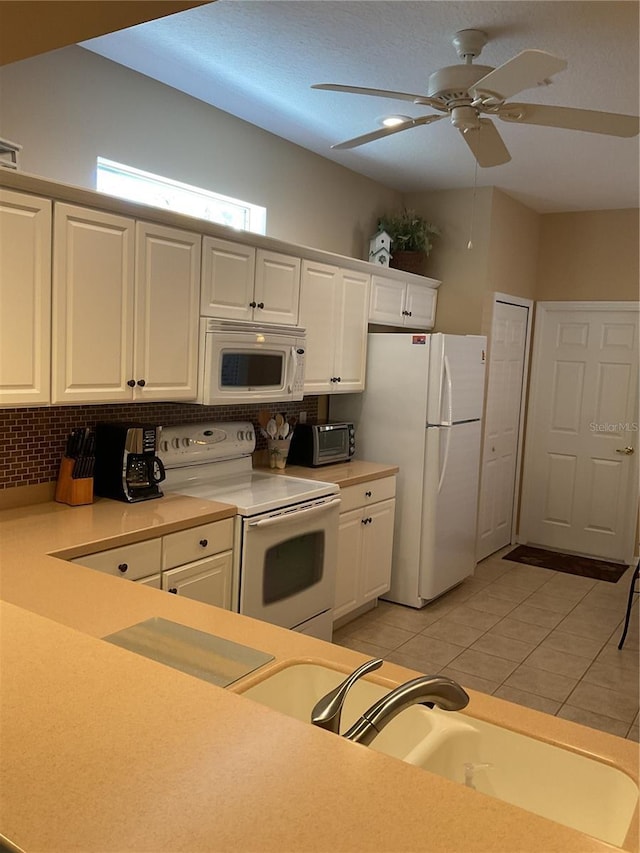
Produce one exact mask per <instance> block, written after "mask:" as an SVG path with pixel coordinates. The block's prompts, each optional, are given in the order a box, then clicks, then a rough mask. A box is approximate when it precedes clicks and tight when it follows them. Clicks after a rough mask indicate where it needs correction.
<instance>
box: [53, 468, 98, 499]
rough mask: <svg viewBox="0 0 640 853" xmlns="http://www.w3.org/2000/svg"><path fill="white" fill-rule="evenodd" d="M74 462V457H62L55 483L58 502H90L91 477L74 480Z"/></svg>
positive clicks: (91, 496)
mask: <svg viewBox="0 0 640 853" xmlns="http://www.w3.org/2000/svg"><path fill="white" fill-rule="evenodd" d="M75 464H76V460H75V459H70V458H69V457H68V456H63V457H62V460H61V462H60V471H59V472H58V482H57V483H56V500H57V501H58V503H62V504H68V505H69V506H81V505H82V504H92V503H93V477H86V478H83V479H81V480H74V479H73V468H74V466H75Z"/></svg>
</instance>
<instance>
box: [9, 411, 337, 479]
mask: <svg viewBox="0 0 640 853" xmlns="http://www.w3.org/2000/svg"><path fill="white" fill-rule="evenodd" d="M319 399H320V398H318V397H305V399H304V400H302V401H301V402H299V403H287V404H282V403H281V404H278V403H273V404H271V405H258V406H194V405H189V404H187V403H131V404H117V405H116V404H112V405H104V406H60V407H57V406H56V407H53V406H52V407H46V408H25V409H0V489H11V488H15V487H17V486H33V485H37V484H38V483H50V482H52V481H54V480H56V479H57V477H58V468H59V466H60V459H61V458H62V455H63V453H64V449H65V446H66V441H67V435H68V434H69V433H70V432H71V430H72V429H74V427H93V426H95V424H96V423H97V422H98V421H140V422H143V423H153V424H161V425H167V426H168V425H173V424H186V423H191V424H193V423H198V422H200V421H207V420H209V421H251V422H252V423H253V424H254V425H255V426H256V428H257V427H258V412H259V411H260V410H261V409H266V410H267V411H268V412H270V413H271V414H276V413H277V412H283V411H284V412H285V413H286V414H287V415H289V416H290V415H298V414H299V413H300V412H302V411H304V412H306V413H307V419H308V420H309V421H314V420H316V419H317V418H318V401H319ZM256 435H257V442H256V450H263V449H265V448H266V446H267V443H266V441H265V439H264V438H263V437H262V435H260V433H259V432H256Z"/></svg>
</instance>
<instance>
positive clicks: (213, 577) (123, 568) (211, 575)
mask: <svg viewBox="0 0 640 853" xmlns="http://www.w3.org/2000/svg"><path fill="white" fill-rule="evenodd" d="M232 549H233V519H231V518H228V519H225V520H224V521H214V522H211V523H209V524H200V525H197V526H196V527H190V528H188V529H187V530H181V531H179V532H177V533H169V534H167V535H166V536H162V537H157V538H155V539H147V540H145V541H144V542H135V543H133V544H131V545H123V546H121V547H119V548H109V549H108V550H106V551H98V552H96V553H94V554H87V555H85V556H83V557H76V558H75V559H74V560H72V561H71V562H73V563H78V564H79V565H81V566H87V567H88V568H90V569H97V570H98V571H101V572H107V574H110V575H114V576H116V577H123V578H127V579H128V580H132V581H137V583H140V584H144V585H145V586H151V587H154V588H155V589H164V590H166V591H167V592H172V593H174V594H176V595H184V596H186V597H187V598H191V599H194V600H195V601H202V602H204V603H205V604H213V605H215V606H216V607H223V608H225V609H226V610H230V609H231V589H232V573H233V550H232Z"/></svg>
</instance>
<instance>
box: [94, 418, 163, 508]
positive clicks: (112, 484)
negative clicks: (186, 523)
mask: <svg viewBox="0 0 640 853" xmlns="http://www.w3.org/2000/svg"><path fill="white" fill-rule="evenodd" d="M161 430H162V427H159V426H152V425H150V424H132V423H99V424H96V465H95V472H94V483H93V490H94V493H95V494H96V495H100V496H101V497H103V498H114V499H115V500H118V501H128V502H129V503H134V502H135V501H148V500H151V499H152V498H161V497H162V492H161V491H160V489H159V488H158V483H161V482H162V481H163V480H164V478H165V473H164V466H163V464H162V461H161V460H160V458H159V457H158V455H157V452H158V442H159V439H160V432H161Z"/></svg>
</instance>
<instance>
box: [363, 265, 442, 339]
mask: <svg viewBox="0 0 640 853" xmlns="http://www.w3.org/2000/svg"><path fill="white" fill-rule="evenodd" d="M427 281H428V282H431V284H427V283H425V284H419V283H417V282H413V281H396V280H395V279H390V278H385V277H384V276H380V275H374V276H372V278H371V299H370V304H369V322H370V323H380V324H381V325H384V326H406V327H407V328H410V329H432V328H433V326H434V323H435V319H436V301H437V298H438V291H437V289H436V288H437V286H438V285H439V284H440V282H437V281H434V280H433V279H427Z"/></svg>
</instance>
